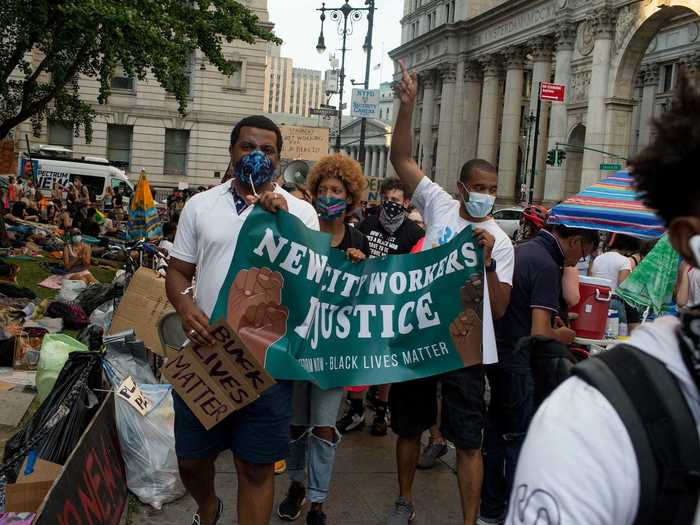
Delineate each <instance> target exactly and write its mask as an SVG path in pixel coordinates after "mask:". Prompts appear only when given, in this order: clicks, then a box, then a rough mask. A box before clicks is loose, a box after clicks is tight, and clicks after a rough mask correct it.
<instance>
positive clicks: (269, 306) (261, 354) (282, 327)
mask: <svg viewBox="0 0 700 525" xmlns="http://www.w3.org/2000/svg"><path fill="white" fill-rule="evenodd" d="M288 317H289V311H288V310H287V307H286V306H283V305H280V304H278V303H260V304H257V305H255V306H251V307H249V308H248V309H247V310H246V312H245V315H244V316H243V317H242V318H241V320H240V324H239V326H238V330H237V331H236V333H237V334H238V337H240V338H241V341H243V344H244V345H245V347H246V348H247V349H248V351H249V352H250V353H252V354H253V356H254V357H255V359H257V360H258V363H260V364H261V365H263V366H264V365H265V353H266V352H267V349H268V348H269V347H270V345H271V344H272V343H274V342H275V341H277V340H278V339H279V338H280V337H282V336H283V335H284V334H285V333H286V331H287V318H288Z"/></svg>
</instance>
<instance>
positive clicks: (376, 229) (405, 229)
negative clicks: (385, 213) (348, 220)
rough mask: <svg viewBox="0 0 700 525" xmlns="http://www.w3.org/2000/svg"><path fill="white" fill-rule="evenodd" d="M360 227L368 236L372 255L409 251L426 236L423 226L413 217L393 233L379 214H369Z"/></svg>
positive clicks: (378, 255) (381, 255) (380, 255)
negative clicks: (383, 224) (385, 225)
mask: <svg viewBox="0 0 700 525" xmlns="http://www.w3.org/2000/svg"><path fill="white" fill-rule="evenodd" d="M358 228H359V229H360V231H361V232H362V233H364V234H365V235H366V236H367V240H368V241H369V250H370V256H371V257H383V256H385V255H394V254H397V253H409V252H410V251H411V248H413V247H414V246H415V245H416V243H417V242H418V241H419V240H421V239H422V238H423V237H424V236H425V231H423V228H421V227H420V226H418V225H417V224H416V223H415V222H413V221H412V220H411V219H404V220H403V222H402V223H401V226H399V229H398V230H396V231H395V232H394V233H393V234H391V233H389V232H388V231H386V230H385V229H384V226H382V223H381V222H379V215H369V216H368V217H367V218H366V219H365V220H364V221H362V223H361V224H360V225H359V226H358Z"/></svg>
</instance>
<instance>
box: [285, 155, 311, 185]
mask: <svg viewBox="0 0 700 525" xmlns="http://www.w3.org/2000/svg"><path fill="white" fill-rule="evenodd" d="M310 169H311V166H309V163H308V162H306V161H303V160H294V161H292V162H290V163H289V164H287V167H286V168H284V172H283V173H282V179H283V181H284V182H285V183H287V184H290V185H294V186H296V185H301V186H303V185H304V184H306V177H307V176H308V175H309V170H310Z"/></svg>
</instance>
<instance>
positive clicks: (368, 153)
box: [365, 146, 372, 177]
mask: <svg viewBox="0 0 700 525" xmlns="http://www.w3.org/2000/svg"><path fill="white" fill-rule="evenodd" d="M371 171H372V148H370V147H368V146H365V177H371V173H370V172H371Z"/></svg>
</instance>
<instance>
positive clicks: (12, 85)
mask: <svg viewBox="0 0 700 525" xmlns="http://www.w3.org/2000/svg"><path fill="white" fill-rule="evenodd" d="M258 38H260V39H263V40H269V41H274V42H279V40H278V39H277V38H276V37H275V36H274V35H273V34H272V33H271V32H270V31H268V30H267V28H265V27H264V26H263V25H261V22H260V20H259V19H258V17H257V16H256V15H255V14H253V13H252V12H251V11H250V10H249V9H248V8H246V7H245V6H243V5H241V4H240V3H239V2H236V1H234V0H1V1H0V139H1V138H4V137H5V136H7V134H8V133H9V132H10V130H11V129H12V128H14V127H15V126H17V125H18V124H20V123H21V122H23V121H25V120H27V119H29V118H32V119H33V120H34V121H41V120H43V119H44V118H51V119H54V120H59V121H62V122H64V123H66V124H67V125H69V126H73V128H74V129H75V131H76V133H78V132H79V130H80V129H81V128H82V129H83V131H84V133H85V137H86V140H87V141H88V142H89V141H90V139H91V134H92V121H93V119H94V116H95V112H94V110H93V109H92V107H91V106H90V104H88V103H86V101H84V100H81V98H80V97H79V93H78V83H77V78H78V76H79V75H85V76H88V77H92V78H96V79H98V81H99V83H100V88H99V95H98V97H97V102H99V103H100V104H104V103H106V102H107V99H108V97H109V95H110V83H111V77H112V73H113V71H114V68H115V67H116V66H118V65H121V66H122V67H123V68H124V70H125V71H126V73H127V74H128V75H129V76H132V77H135V78H138V79H140V80H143V79H145V77H146V74H147V73H148V72H149V71H150V72H152V74H153V75H154V76H155V78H156V79H157V80H158V81H159V82H160V84H161V85H162V86H163V87H164V88H166V89H167V90H168V92H170V93H172V94H173V95H174V96H175V98H176V99H177V101H178V103H179V110H180V112H181V113H183V114H184V113H185V111H186V108H187V98H188V94H189V80H188V71H189V67H190V64H191V60H192V53H193V52H194V51H195V50H196V49H201V50H202V52H203V53H204V55H205V56H206V58H207V59H208V60H209V62H211V63H212V64H214V65H215V66H216V67H217V68H218V69H219V70H220V71H221V72H222V73H224V74H226V75H230V74H232V73H233V72H234V68H233V65H232V64H231V63H229V62H227V61H226V58H225V57H224V54H223V50H222V46H223V44H224V42H231V41H233V40H241V41H243V42H247V43H249V44H254V43H255V41H256V39H258Z"/></svg>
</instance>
